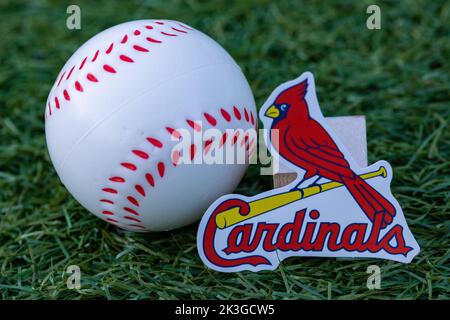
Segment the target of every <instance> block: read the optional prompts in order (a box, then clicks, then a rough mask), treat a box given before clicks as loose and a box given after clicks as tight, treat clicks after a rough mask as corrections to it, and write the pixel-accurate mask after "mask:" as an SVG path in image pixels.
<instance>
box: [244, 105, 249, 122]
mask: <svg viewBox="0 0 450 320" xmlns="http://www.w3.org/2000/svg"><path fill="white" fill-rule="evenodd" d="M244 117H245V121H247V122H249V121H250V119H249V117H248V112H247V108H244Z"/></svg>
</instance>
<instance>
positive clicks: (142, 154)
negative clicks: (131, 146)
mask: <svg viewBox="0 0 450 320" xmlns="http://www.w3.org/2000/svg"><path fill="white" fill-rule="evenodd" d="M133 153H134V154H135V155H137V156H138V157H139V158H142V159H148V154H147V153H146V152H144V151H142V150H133Z"/></svg>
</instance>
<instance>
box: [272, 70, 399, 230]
mask: <svg viewBox="0 0 450 320" xmlns="http://www.w3.org/2000/svg"><path fill="white" fill-rule="evenodd" d="M307 81H308V80H307V79H306V80H304V81H302V82H301V83H299V84H296V85H294V86H292V87H290V88H287V89H286V90H284V91H283V92H281V93H280V94H279V95H278V96H277V97H276V99H275V102H274V104H273V105H272V106H271V107H270V108H268V109H267V111H266V113H265V116H266V117H269V118H273V119H274V120H273V122H272V127H271V129H277V130H279V131H278V136H277V139H278V138H279V144H276V143H274V142H275V141H276V140H277V139H276V138H275V137H273V135H274V134H275V132H274V130H271V137H270V139H271V141H272V145H273V146H274V147H275V149H276V150H277V151H278V153H279V154H280V155H281V156H282V157H283V158H284V159H286V160H287V161H289V162H291V163H293V164H294V165H296V166H298V167H300V168H301V169H303V170H306V173H305V175H304V177H303V179H302V181H301V182H300V183H299V184H298V185H297V187H298V186H299V185H300V184H301V183H302V182H303V181H305V180H306V179H309V178H312V177H314V176H318V178H317V180H316V181H315V182H314V184H315V183H316V182H317V181H318V180H319V179H320V178H322V177H323V178H326V179H329V180H334V181H336V182H340V183H342V184H344V185H345V187H346V188H347V190H348V191H349V192H350V193H351V195H352V197H353V198H354V199H355V201H356V202H357V203H358V205H359V206H360V207H361V209H362V210H363V211H364V213H365V214H366V215H367V217H368V218H369V219H370V220H371V221H374V220H375V215H377V214H383V223H382V227H383V228H384V227H386V226H387V225H388V224H390V223H391V222H392V220H393V217H394V216H395V208H394V206H393V205H392V204H391V203H390V202H389V201H388V200H386V199H385V198H384V197H383V196H382V195H381V194H380V193H379V192H378V191H376V190H375V189H374V188H373V187H372V186H370V185H369V184H368V183H367V182H366V181H364V180H363V179H362V178H360V177H359V176H358V175H357V174H356V173H354V172H353V171H352V169H351V168H350V165H349V164H348V162H347V160H346V159H345V157H344V155H343V154H342V152H341V151H340V150H339V148H338V147H337V145H336V143H335V142H334V141H333V139H332V138H331V136H330V135H329V134H328V132H327V131H326V130H325V129H324V128H323V127H322V126H321V125H320V123H319V122H317V121H316V120H314V119H313V118H311V116H310V114H309V110H308V104H307V102H306V100H305V95H306V89H307V86H308V82H307Z"/></svg>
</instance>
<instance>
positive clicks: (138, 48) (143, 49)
mask: <svg viewBox="0 0 450 320" xmlns="http://www.w3.org/2000/svg"><path fill="white" fill-rule="evenodd" d="M133 48H134V50H137V51H140V52H148V50H147V49H145V48H143V47H141V46H138V45H137V44H135V45H134V46H133Z"/></svg>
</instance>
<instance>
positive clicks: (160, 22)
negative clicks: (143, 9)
mask: <svg viewBox="0 0 450 320" xmlns="http://www.w3.org/2000/svg"><path fill="white" fill-rule="evenodd" d="M155 23H156V24H160V25H163V24H164V22H162V21H155Z"/></svg>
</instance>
